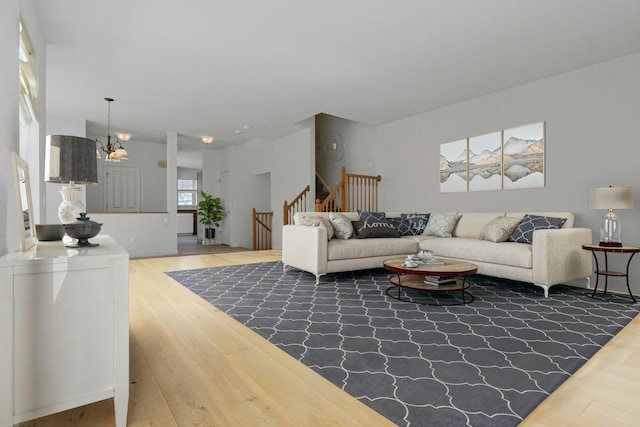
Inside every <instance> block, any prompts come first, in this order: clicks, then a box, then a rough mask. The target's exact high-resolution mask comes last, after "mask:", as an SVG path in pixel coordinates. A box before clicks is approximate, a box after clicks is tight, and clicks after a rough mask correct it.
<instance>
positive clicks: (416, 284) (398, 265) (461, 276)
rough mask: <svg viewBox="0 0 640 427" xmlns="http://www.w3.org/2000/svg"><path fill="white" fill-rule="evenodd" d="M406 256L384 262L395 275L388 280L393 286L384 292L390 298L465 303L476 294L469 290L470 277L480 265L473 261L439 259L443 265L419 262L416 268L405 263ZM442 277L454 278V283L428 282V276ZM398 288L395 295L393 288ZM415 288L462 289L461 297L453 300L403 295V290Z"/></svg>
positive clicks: (425, 289) (434, 289)
mask: <svg viewBox="0 0 640 427" xmlns="http://www.w3.org/2000/svg"><path fill="white" fill-rule="evenodd" d="M404 261H405V260H404V258H396V259H388V260H386V261H385V262H384V263H383V266H384V268H385V269H387V270H389V271H393V272H394V273H396V276H394V277H391V278H390V279H389V281H390V282H391V284H392V285H393V286H390V287H389V288H387V290H386V291H385V292H386V294H387V295H389V296H390V297H391V298H395V299H397V300H400V301H406V302H415V303H416V304H423V305H463V304H468V303H470V302H471V301H473V295H472V294H471V292H469V291H467V289H468V288H469V286H470V285H471V283H472V282H471V281H469V280H467V276H469V275H471V274H475V273H476V272H477V271H478V267H477V266H476V265H474V264H471V263H468V262H462V261H452V260H446V259H440V261H442V262H444V264H443V265H428V264H419V265H417V266H416V267H406V266H405V265H404ZM427 276H432V277H439V278H451V279H453V280H455V282H454V283H448V284H440V285H432V284H428V283H425V277H427ZM396 288H397V289H398V293H397V295H392V293H391V290H393V289H396ZM403 288H404V289H414V290H420V291H425V292H458V291H459V292H460V294H461V295H460V296H461V298H460V300H459V301H456V302H453V303H439V302H418V301H412V300H409V299H407V298H403V297H402V294H401V291H402V289H403Z"/></svg>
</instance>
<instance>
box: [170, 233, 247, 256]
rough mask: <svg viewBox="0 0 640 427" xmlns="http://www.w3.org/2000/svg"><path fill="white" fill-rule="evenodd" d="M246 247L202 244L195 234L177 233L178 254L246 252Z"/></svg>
mask: <svg viewBox="0 0 640 427" xmlns="http://www.w3.org/2000/svg"><path fill="white" fill-rule="evenodd" d="M250 250H251V249H248V248H232V247H230V246H227V245H203V244H202V242H199V241H198V237H197V236H193V235H186V234H179V235H178V254H179V255H199V254H221V253H229V252H246V251H250Z"/></svg>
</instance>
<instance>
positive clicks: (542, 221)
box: [509, 214, 567, 245]
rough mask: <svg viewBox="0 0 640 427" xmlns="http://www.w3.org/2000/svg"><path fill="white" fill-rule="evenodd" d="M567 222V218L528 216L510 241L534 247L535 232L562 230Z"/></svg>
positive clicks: (523, 219)
mask: <svg viewBox="0 0 640 427" xmlns="http://www.w3.org/2000/svg"><path fill="white" fill-rule="evenodd" d="M565 222H567V219H566V218H556V217H552V216H540V215H530V214H526V215H525V216H524V217H523V218H522V221H521V222H520V224H519V225H518V228H516V229H515V231H514V232H513V234H511V236H510V237H509V241H510V242H518V243H528V244H530V245H532V244H533V232H534V231H536V230H548V229H556V228H562V226H563V225H564V223H565Z"/></svg>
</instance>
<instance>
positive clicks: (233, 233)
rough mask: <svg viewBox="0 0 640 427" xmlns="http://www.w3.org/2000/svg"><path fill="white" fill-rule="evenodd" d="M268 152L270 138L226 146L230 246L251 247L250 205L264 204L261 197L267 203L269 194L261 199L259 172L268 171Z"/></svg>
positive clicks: (270, 142)
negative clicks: (228, 182)
mask: <svg viewBox="0 0 640 427" xmlns="http://www.w3.org/2000/svg"><path fill="white" fill-rule="evenodd" d="M272 156H273V142H272V141H268V140H262V139H258V140H252V141H249V142H246V143H245V144H242V145H239V146H238V145H234V146H232V147H230V151H229V157H228V159H227V161H228V163H227V165H226V166H228V170H229V172H230V188H231V192H230V193H231V194H230V196H231V197H230V199H231V200H230V201H229V204H230V205H231V206H229V207H226V208H227V209H228V210H229V211H230V218H228V219H229V220H230V221H229V226H230V238H231V240H230V244H231V246H232V247H244V248H251V241H252V225H251V212H252V209H253V208H254V207H255V208H256V209H257V208H258V206H259V205H264V203H265V200H266V201H267V203H269V204H270V196H269V195H267V198H266V199H265V194H264V189H265V186H264V177H262V178H261V177H260V175H263V174H265V173H268V172H271V165H272ZM265 208H266V209H271V207H266V206H265Z"/></svg>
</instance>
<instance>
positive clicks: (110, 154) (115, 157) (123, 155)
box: [96, 98, 131, 162]
mask: <svg viewBox="0 0 640 427" xmlns="http://www.w3.org/2000/svg"><path fill="white" fill-rule="evenodd" d="M104 100H105V101H107V145H106V146H105V145H103V144H102V142H100V141H99V140H98V139H96V142H97V143H98V144H100V149H101V150H102V151H104V152H105V153H106V154H107V156H106V157H105V161H107V162H119V161H120V160H128V159H129V154H127V150H125V149H124V147H123V146H122V143H123V142H126V141H128V140H129V139H131V135H129V134H128V133H117V134H116V135H117V138H115V142H114V143H113V144H111V103H112V102H113V101H114V99H113V98H105V99H104ZM96 157H97V158H100V151H99V150H96Z"/></svg>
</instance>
